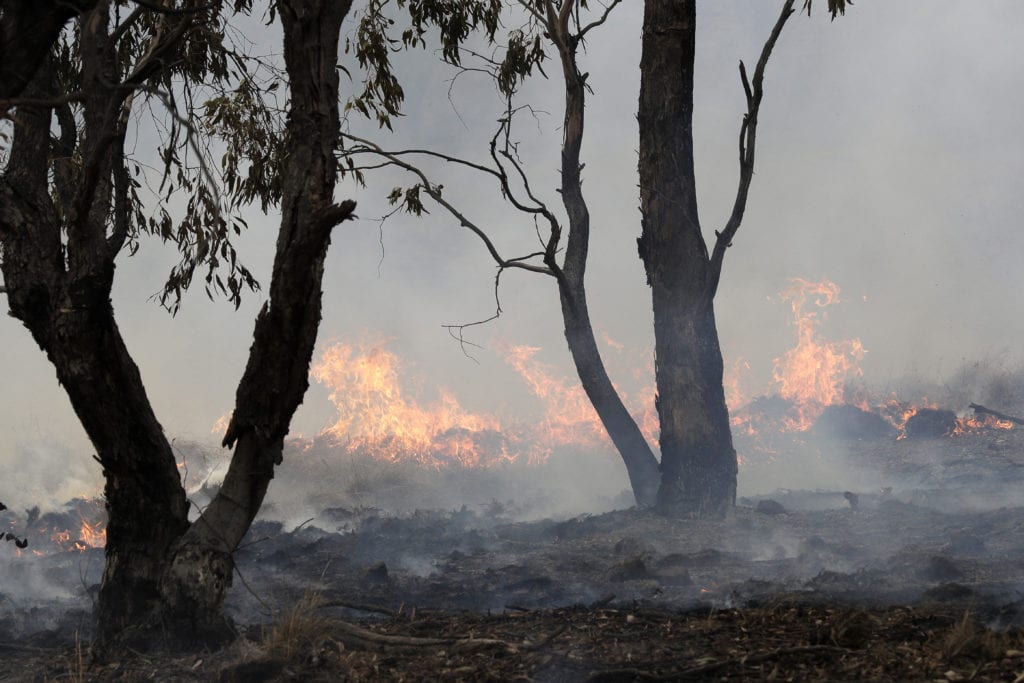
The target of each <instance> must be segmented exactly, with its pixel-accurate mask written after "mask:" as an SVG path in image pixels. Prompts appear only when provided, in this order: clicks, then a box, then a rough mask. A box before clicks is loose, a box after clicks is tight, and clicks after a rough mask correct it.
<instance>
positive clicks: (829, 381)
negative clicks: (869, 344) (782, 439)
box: [772, 278, 866, 431]
mask: <svg viewBox="0 0 1024 683" xmlns="http://www.w3.org/2000/svg"><path fill="white" fill-rule="evenodd" d="M780 296H781V297H782V298H783V299H784V300H786V301H789V302H790V307H791V309H792V311H793V320H794V325H795V326H796V331H797V343H796V346H795V347H793V348H792V349H790V350H789V351H787V352H786V354H785V355H784V356H783V357H782V358H776V359H775V370H774V372H773V373H772V375H773V377H774V378H775V381H776V382H778V384H779V395H781V396H782V397H783V398H785V399H788V400H790V401H792V402H793V403H794V404H795V405H796V406H797V418H796V419H795V420H791V421H790V423H789V425H788V426H789V428H791V429H794V430H798V431H806V430H807V429H809V428H810V427H811V425H812V424H813V423H814V420H815V419H817V417H818V416H819V415H820V414H821V411H822V410H824V408H825V406H830V405H835V404H837V403H842V402H843V401H844V387H845V384H846V382H847V380H849V379H850V378H852V377H860V376H862V375H863V374H864V373H863V372H862V371H861V369H860V361H861V360H863V358H864V354H865V353H866V351H865V349H864V346H863V345H862V344H861V342H860V340H859V339H850V340H845V341H840V342H833V341H828V340H826V339H821V338H820V337H819V336H818V327H819V326H820V325H821V321H822V319H823V317H824V315H823V313H822V314H821V315H819V311H815V310H809V311H808V310H805V306H806V305H807V303H808V301H809V300H811V299H812V297H813V303H814V305H815V306H817V307H818V308H825V307H826V306H831V305H832V304H835V303H838V302H839V287H838V286H837V285H836V284H835V283H833V282H829V281H828V280H822V281H821V282H810V281H808V280H803V279H801V278H794V279H792V280H790V286H789V287H788V288H786V289H785V290H783V291H782V292H781V293H780Z"/></svg>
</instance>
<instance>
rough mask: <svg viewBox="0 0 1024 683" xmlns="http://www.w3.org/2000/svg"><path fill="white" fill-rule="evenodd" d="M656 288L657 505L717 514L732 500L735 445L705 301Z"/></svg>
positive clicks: (681, 512) (674, 512) (674, 511)
mask: <svg viewBox="0 0 1024 683" xmlns="http://www.w3.org/2000/svg"><path fill="white" fill-rule="evenodd" d="M659 289H660V290H661V291H659V292H658V293H656V294H655V296H654V334H655V357H656V364H655V377H656V382H657V387H658V396H657V399H656V404H657V408H658V419H659V420H660V423H661V487H660V488H659V490H658V503H657V508H658V510H659V511H661V512H663V513H665V514H668V515H671V516H699V517H722V516H724V515H726V514H728V512H729V511H730V510H731V509H732V506H733V505H734V504H735V502H736V475H737V461H736V450H735V449H734V448H733V445H732V432H731V431H730V428H729V410H728V408H727V407H726V404H725V390H724V389H723V386H722V351H721V349H720V348H719V345H718V331H717V330H716V328H715V314H714V311H713V309H712V306H711V303H710V302H706V303H703V302H702V303H699V304H697V305H693V306H687V305H685V304H682V305H681V303H680V300H681V299H682V297H679V296H676V295H675V293H674V292H670V291H667V289H666V288H659Z"/></svg>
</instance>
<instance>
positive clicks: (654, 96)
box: [637, 0, 737, 516]
mask: <svg viewBox="0 0 1024 683" xmlns="http://www.w3.org/2000/svg"><path fill="white" fill-rule="evenodd" d="M695 29H696V3H695V1H694V0H647V1H646V3H645V11H644V32H643V52H642V56H641V60H640V74H641V75H640V106H639V114H638V120H639V124H640V161H639V167H640V208H641V212H642V214H643V218H642V233H641V237H640V239H639V240H638V241H637V242H638V246H639V253H640V258H641V259H642V260H643V263H644V268H645V270H646V272H647V282H648V284H649V285H650V287H651V293H652V298H653V308H654V334H655V375H656V382H657V392H658V395H657V407H658V417H659V419H660V421H661V474H662V480H661V487H660V489H659V491H658V508H659V509H660V510H661V511H663V512H665V513H667V514H672V515H698V516H721V515H724V514H726V513H727V512H728V511H729V509H730V508H731V507H732V506H733V504H734V502H735V496H736V471H737V465H736V451H735V450H734V449H733V446H732V436H731V433H730V430H729V412H728V409H727V407H726V405H725V398H724V391H723V388H722V354H721V350H720V347H719V344H718V331H717V330H716V328H715V316H714V308H713V306H712V299H713V297H714V291H713V288H712V287H710V286H709V273H710V267H709V266H710V263H709V257H708V250H707V246H706V244H705V242H704V237H703V235H702V233H701V227H700V220H699V218H698V214H697V194H696V176H695V172H694V163H693V62H694V54H695V48H696V45H695V38H696V30H695Z"/></svg>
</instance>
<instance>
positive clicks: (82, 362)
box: [0, 35, 188, 631]
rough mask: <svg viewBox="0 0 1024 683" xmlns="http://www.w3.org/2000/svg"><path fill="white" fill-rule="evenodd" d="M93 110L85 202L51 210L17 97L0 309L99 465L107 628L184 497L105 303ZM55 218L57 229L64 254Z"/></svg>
mask: <svg viewBox="0 0 1024 683" xmlns="http://www.w3.org/2000/svg"><path fill="white" fill-rule="evenodd" d="M83 43H84V44H91V38H90V37H89V36H87V35H83ZM51 80H52V73H51V71H50V69H49V67H48V66H46V65H44V67H43V68H42V69H41V70H40V72H39V73H38V74H37V77H36V80H35V81H34V82H33V85H30V86H29V88H28V89H26V91H25V92H26V95H27V96H30V97H32V96H34V97H40V98H42V97H48V96H52V90H51V88H50V87H49V86H50V83H51ZM99 96H100V95H98V97H99ZM103 109H104V112H103V114H102V115H100V114H97V115H95V116H93V115H89V116H87V123H86V126H87V133H86V138H85V140H84V142H83V157H84V158H86V159H91V161H92V162H93V163H95V164H96V165H97V166H99V167H100V169H102V168H105V169H106V172H105V173H104V171H103V170H97V171H96V174H97V177H98V179H97V181H96V187H95V188H94V189H95V191H94V192H93V193H92V195H91V197H81V196H78V197H73V198H72V199H71V202H70V203H71V204H72V205H78V206H82V207H88V208H86V209H82V210H80V211H78V212H77V213H76V212H75V211H74V210H73V209H72V210H70V211H67V212H66V213H65V218H64V220H62V216H61V215H60V214H59V212H58V209H57V207H56V205H55V204H54V202H53V200H52V198H51V196H50V194H49V191H48V180H47V171H48V156H49V150H50V121H51V115H50V111H49V109H42V110H40V109H33V108H30V107H22V108H19V111H18V114H19V116H18V125H17V128H16V132H15V137H14V143H13V145H12V148H11V160H10V164H9V166H8V169H7V172H6V173H5V176H4V179H3V183H2V184H0V195H2V208H0V238H2V240H3V247H4V252H3V273H4V283H5V286H6V289H7V300H8V305H9V307H10V311H11V314H12V315H13V316H14V317H16V318H18V319H19V320H21V321H22V323H24V325H25V326H26V327H27V328H28V329H29V331H30V332H31V333H32V336H33V338H34V339H35V340H36V342H37V343H38V344H39V346H40V348H42V349H43V351H45V352H46V354H47V357H48V358H49V359H50V361H51V362H52V363H53V365H54V368H55V369H56V371H57V379H58V380H59V381H60V383H61V384H62V385H63V386H64V389H65V391H66V392H67V394H68V397H69V398H70V400H71V405H72V407H73V408H74V410H75V413H76V415H77V416H78V418H79V420H80V421H81V423H82V425H83V427H84V428H85V431H86V433H87V434H88V436H89V438H90V440H91V441H92V443H93V445H94V446H95V448H96V451H97V458H98V460H99V461H100V464H101V465H102V466H103V473H104V476H105V479H106V487H105V489H104V493H105V496H106V508H107V514H108V517H109V520H110V521H109V524H108V526H107V546H106V558H107V563H106V569H105V572H104V577H103V584H102V586H101V589H100V599H99V614H98V616H99V619H100V621H101V623H103V624H106V625H107V627H108V629H109V630H110V631H119V630H121V629H123V628H125V627H126V626H127V625H129V624H132V623H136V622H138V621H139V620H141V619H143V618H144V617H146V616H148V615H149V614H150V613H152V611H153V609H154V608H155V607H156V605H157V604H158V602H159V599H160V592H159V582H160V577H161V575H162V571H163V567H164V562H165V559H166V556H167V552H168V550H169V548H170V546H171V543H172V542H173V541H174V540H175V539H176V538H177V537H178V536H179V535H180V534H181V533H182V532H183V531H184V530H185V528H186V527H187V525H188V520H187V516H188V507H187V501H186V499H185V492H184V489H183V488H182V486H181V481H180V478H179V475H178V470H177V467H176V464H175V460H174V455H173V453H172V451H171V447H170V445H169V444H168V442H167V439H166V437H165V436H164V434H163V430H162V429H161V427H160V424H159V422H157V419H156V416H155V415H154V413H153V410H152V407H151V406H150V403H149V399H148V397H147V396H146V391H145V388H144V386H143V384H142V380H141V377H140V376H139V371H138V368H137V367H136V365H135V363H134V361H133V360H132V358H131V356H130V355H129V353H128V350H127V348H126V347H125V344H124V341H123V340H122V338H121V336H120V332H119V331H118V328H117V325H116V323H115V322H114V317H113V310H112V308H111V305H110V289H111V285H112V283H113V276H114V264H113V253H112V252H111V250H110V249H109V248H108V243H107V241H106V216H107V214H108V213H109V209H110V203H109V202H110V200H109V195H110V186H109V181H107V180H104V179H103V178H104V176H106V177H109V175H110V168H111V163H112V162H111V160H110V159H111V157H112V155H114V154H115V153H116V151H117V150H118V149H119V146H118V144H117V143H116V141H115V142H114V143H111V141H110V140H109V136H110V135H111V132H112V129H108V128H107V127H106V124H105V123H104V121H103V120H102V118H103V115H107V114H109V110H108V109H107V108H103ZM115 111H116V110H115ZM66 133H67V131H62V137H66V135H65V134H66ZM115 137H116V136H115ZM72 139H73V137H72ZM104 147H106V148H107V149H106V150H104V149H103V148H104ZM65 208H67V207H65ZM62 229H65V230H66V232H67V234H68V244H67V247H66V249H67V258H66V259H65V246H64V245H62V243H61V231H62ZM97 236H98V237H97Z"/></svg>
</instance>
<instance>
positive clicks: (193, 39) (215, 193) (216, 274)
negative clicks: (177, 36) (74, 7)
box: [52, 1, 284, 312]
mask: <svg viewBox="0 0 1024 683" xmlns="http://www.w3.org/2000/svg"><path fill="white" fill-rule="evenodd" d="M249 4H250V3H249V2H247V1H239V2H235V3H234V4H233V7H232V6H224V5H221V4H219V3H214V4H211V5H210V6H209V8H208V9H206V10H205V11H202V12H198V13H196V15H195V16H193V17H190V22H189V25H188V28H187V31H186V33H185V34H184V36H183V38H182V39H181V40H179V41H178V42H177V43H175V44H174V45H173V46H172V47H171V50H170V52H169V54H166V55H161V57H162V58H161V59H160V60H159V63H158V64H157V66H156V68H154V69H152V70H151V71H150V72H147V74H146V75H147V76H148V77H147V78H144V79H143V80H142V82H141V83H140V85H139V90H138V92H136V93H135V95H134V100H132V101H131V105H132V115H133V117H134V118H135V120H136V121H137V122H138V123H137V125H138V126H147V127H149V126H150V125H151V126H152V127H153V128H154V129H155V132H156V133H157V135H158V143H157V149H156V156H157V158H158V159H159V162H160V166H159V167H158V168H154V167H153V166H152V165H151V163H150V162H151V160H150V159H149V158H146V157H145V156H143V157H136V155H135V154H134V150H132V149H126V150H124V151H123V153H122V154H118V155H116V158H115V159H114V162H113V163H114V165H115V170H114V173H115V176H116V175H117V174H118V173H119V172H121V173H123V175H124V176H125V177H127V178H128V182H127V183H126V187H125V188H124V189H123V191H124V199H125V201H121V202H116V201H115V203H114V209H113V211H112V212H111V215H110V216H109V219H108V233H109V234H110V235H114V234H115V233H116V232H117V231H118V229H119V226H124V235H123V242H122V246H123V248H125V249H126V250H127V252H128V253H129V254H134V253H135V252H137V251H138V249H139V247H140V244H141V241H142V239H143V238H144V237H146V236H154V237H157V238H158V239H160V240H162V241H164V242H167V243H170V244H173V245H174V246H175V248H176V249H177V251H178V255H179V261H178V263H177V264H176V265H175V266H174V267H173V268H172V269H171V272H170V273H169V275H168V277H167V280H166V282H165V284H164V286H163V288H162V291H161V292H160V293H159V295H158V299H159V301H160V302H161V304H162V305H164V306H165V307H166V308H168V310H170V311H171V312H176V311H177V310H178V308H179V306H180V304H181V299H182V295H183V293H184V292H185V291H186V290H187V289H188V288H189V286H190V285H191V284H192V282H193V279H194V278H195V277H196V276H197V275H200V276H201V277H202V279H203V280H204V283H205V286H204V291H205V292H206V294H207V295H208V296H210V297H211V298H212V297H215V296H226V297H227V298H228V299H229V300H230V301H231V302H232V303H233V304H234V305H235V306H238V305H239V304H240V303H241V297H242V295H243V292H244V291H245V290H255V289H258V283H257V281H256V279H255V277H254V276H253V275H252V273H251V272H250V271H249V270H248V269H247V268H246V267H245V266H244V265H243V264H242V263H241V262H240V260H239V258H238V254H237V252H236V250H235V247H234V245H233V243H232V238H233V237H235V236H237V235H239V234H240V233H241V230H242V229H244V228H245V227H246V226H245V222H244V221H243V220H242V218H241V216H240V215H239V213H240V210H241V208H242V207H244V206H245V205H247V204H250V203H253V202H255V201H257V200H258V201H259V202H260V206H261V207H262V208H263V209H264V210H267V209H268V208H269V207H270V206H272V205H274V204H276V202H277V201H278V200H279V198H280V191H281V188H280V183H281V180H280V174H279V173H278V172H277V169H278V168H280V165H281V160H282V157H283V154H284V152H283V144H282V142H281V132H280V131H281V129H282V128H283V125H282V124H281V122H280V119H281V116H280V115H279V111H278V110H276V109H274V108H272V105H273V104H274V100H273V99H272V98H268V97H266V94H267V93H268V92H272V91H273V90H276V89H277V88H278V87H279V85H280V83H279V81H278V80H277V79H276V74H273V73H272V74H271V76H269V77H267V76H266V75H265V74H264V75H263V80H264V81H265V82H266V85H265V86H261V85H260V83H259V82H258V80H257V78H256V77H255V76H254V75H253V72H254V71H260V70H261V69H263V66H264V65H263V64H262V63H260V62H259V61H258V60H256V59H254V58H252V57H250V56H248V55H246V54H244V52H243V51H241V50H239V49H238V48H237V46H235V45H233V44H232V43H231V42H230V41H229V40H228V38H227V37H226V36H228V35H231V34H232V32H231V31H230V30H229V22H230V20H231V19H232V17H233V16H235V13H236V12H246V11H248V9H249ZM131 7H134V5H130V4H129V3H127V2H117V3H113V5H112V6H111V7H110V9H109V12H110V26H111V27H116V28H112V33H111V35H110V37H109V38H108V40H114V39H116V40H117V42H116V45H108V48H110V49H111V54H112V56H113V60H114V64H113V70H114V72H115V73H116V75H117V77H118V78H119V79H120V80H126V79H128V78H130V77H131V76H132V75H133V74H135V73H136V70H137V68H138V65H139V64H140V63H143V60H145V58H146V56H147V54H148V53H149V51H150V50H151V49H153V45H154V36H159V35H165V34H166V33H167V32H168V31H170V30H171V29H172V22H174V21H181V19H180V17H176V16H169V15H163V14H160V13H157V12H150V11H146V12H141V13H140V14H138V15H137V16H135V17H134V18H132V19H129V18H130V17H132V16H133V15H132V14H131V13H129V8H131ZM125 22H130V23H125ZM54 65H55V70H56V75H57V84H56V85H57V87H58V90H59V92H62V93H75V92H79V91H82V90H83V88H84V87H85V86H84V81H83V55H82V53H81V40H80V31H79V29H78V23H77V22H75V23H73V24H72V25H71V26H70V27H69V29H68V30H67V31H66V32H65V34H64V36H63V39H62V40H61V41H60V42H59V44H58V46H57V47H56V50H55V53H54ZM263 70H264V71H265V69H263ZM90 106H95V105H93V104H91V102H90V100H89V98H83V99H75V100H74V101H73V102H72V104H71V105H70V107H71V116H72V117H73V120H74V122H75V125H76V126H77V131H76V132H75V135H74V137H75V138H76V140H75V144H74V153H73V155H72V157H71V158H70V159H59V158H58V159H55V160H54V163H55V167H56V165H57V164H61V166H60V168H61V170H62V171H63V173H56V172H55V173H54V174H53V182H54V186H53V192H52V194H53V197H54V200H55V203H56V204H57V206H58V210H59V211H61V213H62V215H64V210H66V209H67V207H63V209H62V197H64V196H66V195H67V194H68V191H67V186H71V187H74V186H76V185H77V184H79V183H80V182H81V180H82V174H83V172H84V170H83V169H84V165H85V164H84V160H83V159H82V158H81V150H82V149H84V148H85V146H86V142H87V141H86V139H85V134H86V133H85V126H84V125H83V122H84V118H85V116H86V113H87V112H86V108H87V107H90ZM126 132H127V131H122V134H124V133H126ZM218 140H219V141H220V142H221V144H222V145H223V148H224V154H223V155H222V156H221V157H220V159H214V158H213V156H212V149H213V148H214V146H215V144H216V142H217V141H218ZM118 166H120V168H121V171H118V169H117V167H118ZM64 218H65V219H67V218H68V217H67V216H66V215H64Z"/></svg>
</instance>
